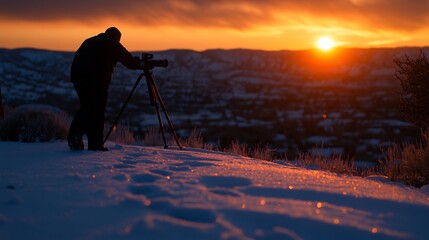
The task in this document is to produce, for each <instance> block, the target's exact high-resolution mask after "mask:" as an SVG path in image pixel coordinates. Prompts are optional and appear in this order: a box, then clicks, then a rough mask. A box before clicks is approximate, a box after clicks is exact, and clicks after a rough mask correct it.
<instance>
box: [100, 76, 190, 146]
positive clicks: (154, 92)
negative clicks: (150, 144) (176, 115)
mask: <svg viewBox="0 0 429 240" xmlns="http://www.w3.org/2000/svg"><path fill="white" fill-rule="evenodd" d="M143 76H145V77H146V83H147V88H148V91H149V99H150V103H151V105H152V106H153V107H155V110H156V114H157V116H158V122H159V128H160V131H161V133H162V139H163V140H164V148H168V145H167V140H166V139H165V127H164V124H163V122H162V118H161V114H160V110H159V106H160V105H161V109H162V111H163V112H164V115H165V118H166V119H167V121H168V125H169V126H170V129H171V131H172V132H173V136H174V139H175V140H176V143H177V146H178V147H179V149H180V150H182V149H183V147H182V146H181V145H180V142H179V138H178V137H177V134H176V130H175V129H174V127H173V123H172V122H171V119H170V116H169V115H168V113H167V109H166V108H165V105H164V102H163V101H162V98H161V94H160V93H159V91H158V88H157V87H156V85H155V82H154V80H153V77H152V71H151V70H148V69H144V70H143V73H140V76H139V77H138V78H137V81H136V83H135V84H134V87H133V89H132V90H131V92H130V94H129V95H128V98H127V100H126V101H125V103H124V105H122V108H121V110H120V111H119V113H118V115H117V116H116V119H115V121H114V122H113V124H112V126H111V127H110V129H109V132H108V133H107V135H106V137H105V138H104V141H103V144H104V143H105V142H106V141H107V138H108V137H109V135H110V133H111V132H112V130H113V128H114V127H115V126H116V124H117V123H118V120H119V117H120V116H121V115H122V112H123V111H124V110H125V107H126V106H127V104H128V101H129V100H130V99H131V96H132V95H133V93H134V91H135V90H136V88H137V85H139V83H140V80H141V79H142V78H143Z"/></svg>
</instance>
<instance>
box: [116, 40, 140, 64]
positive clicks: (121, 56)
mask: <svg viewBox="0 0 429 240" xmlns="http://www.w3.org/2000/svg"><path fill="white" fill-rule="evenodd" d="M115 56H116V60H117V61H118V62H120V63H122V64H123V65H124V66H125V67H127V68H129V69H139V68H140V58H139V57H133V55H131V53H130V52H128V50H127V49H126V48H125V47H124V46H122V44H120V43H118V45H117V46H116V47H115Z"/></svg>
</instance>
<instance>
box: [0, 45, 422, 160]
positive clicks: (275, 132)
mask: <svg viewBox="0 0 429 240" xmlns="http://www.w3.org/2000/svg"><path fill="white" fill-rule="evenodd" d="M424 50H425V51H428V49H427V48H426V49H424ZM419 51H420V48H395V49H337V50H336V51H332V52H330V53H322V52H317V51H256V50H245V49H234V50H220V49H219V50H207V51H203V52H196V51H190V50H168V51H162V52H152V53H153V54H154V56H155V57H154V58H155V59H164V58H165V59H168V61H169V67H168V68H165V69H163V68H157V69H155V70H154V72H153V76H154V79H155V81H156V83H157V86H158V88H159V90H160V92H161V95H162V97H163V99H164V102H165V104H166V106H167V109H168V112H169V114H170V117H171V118H172V120H173V123H174V125H175V127H176V128H177V129H178V133H179V135H182V136H185V135H187V134H188V133H189V131H190V130H192V129H193V128H197V129H199V130H201V131H202V133H203V136H204V138H205V139H206V141H208V142H214V143H220V144H221V145H226V144H228V143H229V142H230V141H232V140H239V141H240V142H242V143H247V144H249V145H251V146H254V145H256V144H258V143H260V144H262V145H265V144H269V145H270V146H271V147H272V148H273V149H275V150H276V151H277V152H279V153H281V152H287V153H288V155H290V156H293V155H294V154H295V153H296V152H297V151H298V150H299V151H308V150H311V149H312V148H313V147H315V146H317V147H318V150H319V151H321V152H332V151H335V152H337V153H342V154H343V155H348V156H356V159H357V160H377V158H379V157H380V150H381V147H382V146H386V145H391V144H392V143H394V142H399V141H400V142H402V141H408V140H411V139H413V138H414V137H416V136H417V135H418V133H419V132H418V130H417V129H415V128H413V127H412V126H410V125H409V124H407V123H406V122H404V121H403V120H402V118H401V116H400V114H399V112H398V110H397V105H398V92H399V90H400V86H399V82H398V80H396V79H395V77H394V74H395V70H396V66H395V64H394V63H393V59H395V58H401V57H403V56H404V55H405V54H408V55H410V56H415V55H416V54H418V52H419ZM140 54H141V53H140V52H134V53H133V55H136V56H137V55H140ZM73 55H74V53H73V52H55V51H45V50H37V49H12V50H10V49H0V84H1V89H2V93H3V97H4V102H5V103H6V104H7V105H9V106H11V107H15V106H18V105H22V104H28V103H42V104H49V105H54V106H57V107H60V108H61V109H64V110H65V111H67V112H69V113H70V114H73V113H74V112H75V111H76V110H77V108H78V100H77V96H76V94H75V92H74V89H73V85H72V84H71V82H70V80H69V69H70V65H71V61H72V59H73ZM139 74H140V71H133V70H128V69H126V68H124V67H123V66H122V65H120V64H118V66H117V68H116V70H115V73H114V78H113V81H112V85H111V86H110V95H109V103H108V107H107V116H108V120H110V121H113V119H114V117H115V115H116V114H117V112H118V111H119V110H120V107H121V106H122V104H123V102H124V101H125V99H126V97H127V96H128V94H129V92H130V90H131V88H132V86H133V85H134V82H135V81H136V79H137V77H138V76H139ZM121 120H122V121H123V122H124V123H126V124H129V125H130V126H131V127H132V128H133V129H134V130H135V132H136V134H141V133H143V132H144V131H146V129H147V128H148V127H150V126H157V125H158V124H157V119H156V115H155V113H154V110H153V108H152V106H150V103H149V99H148V94H147V89H146V84H145V83H144V81H142V82H141V83H140V86H139V87H138V89H137V91H136V93H135V94H134V96H133V98H132V100H131V102H130V103H129V105H128V107H127V109H126V110H125V112H124V115H123V117H122V118H121ZM237 136H238V138H239V139H236V138H237Z"/></svg>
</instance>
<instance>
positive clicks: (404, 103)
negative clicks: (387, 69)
mask: <svg viewBox="0 0 429 240" xmlns="http://www.w3.org/2000/svg"><path fill="white" fill-rule="evenodd" d="M394 62H395V63H396V65H397V66H398V67H399V69H398V70H397V72H396V77H397V78H398V79H399V80H400V82H401V87H402V92H401V94H400V97H401V99H400V100H401V104H400V111H401V112H402V113H403V115H404V117H405V119H406V120H407V121H408V122H410V123H411V124H414V125H415V126H417V127H419V128H420V129H428V128H429V94H428V89H429V60H428V58H427V57H426V55H425V53H424V52H423V51H420V54H419V56H418V57H417V58H415V59H411V58H410V57H409V56H407V55H405V58H404V59H399V58H397V59H395V60H394Z"/></svg>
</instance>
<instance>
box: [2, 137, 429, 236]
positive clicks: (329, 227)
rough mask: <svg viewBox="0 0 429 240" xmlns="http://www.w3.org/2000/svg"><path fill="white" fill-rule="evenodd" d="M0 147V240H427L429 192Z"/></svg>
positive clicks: (159, 153)
mask: <svg viewBox="0 0 429 240" xmlns="http://www.w3.org/2000/svg"><path fill="white" fill-rule="evenodd" d="M107 147H109V149H110V151H109V152H90V151H83V152H70V151H68V149H67V146H66V143H64V142H55V143H12V142H0V239H427V238H428V236H429V235H428V229H429V221H428V220H427V219H428V216H429V196H428V191H427V187H424V188H422V190H419V189H415V188H411V187H407V186H404V185H401V184H396V183H392V182H390V181H388V180H386V179H385V178H383V177H379V176H375V177H370V178H367V179H363V178H359V177H351V176H343V175H338V174H332V173H327V172H323V171H317V170H309V169H303V168H298V167H295V166H292V165H289V164H288V163H287V162H284V161H276V162H266V161H262V160H254V159H249V158H245V157H241V156H238V155H231V154H226V153H221V152H211V151H206V150H198V149H186V150H184V151H180V150H178V149H175V148H171V149H163V148H158V147H139V146H127V145H119V144H114V143H108V144H107Z"/></svg>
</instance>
